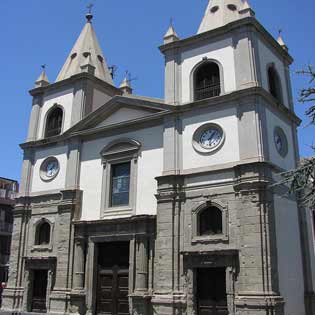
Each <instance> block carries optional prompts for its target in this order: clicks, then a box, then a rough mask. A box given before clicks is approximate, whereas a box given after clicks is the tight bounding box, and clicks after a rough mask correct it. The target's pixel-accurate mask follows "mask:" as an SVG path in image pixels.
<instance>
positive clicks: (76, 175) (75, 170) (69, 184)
mask: <svg viewBox="0 0 315 315" xmlns="http://www.w3.org/2000/svg"><path fill="white" fill-rule="evenodd" d="M80 149H81V141H80V140H79V139H76V138H75V139H71V140H70V143H69V146H68V162H67V173H66V189H78V188H79V186H80Z"/></svg>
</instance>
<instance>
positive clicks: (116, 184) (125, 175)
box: [110, 162, 130, 207]
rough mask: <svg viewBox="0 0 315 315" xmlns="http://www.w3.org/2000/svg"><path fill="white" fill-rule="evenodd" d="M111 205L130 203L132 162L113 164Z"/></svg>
mask: <svg viewBox="0 0 315 315" xmlns="http://www.w3.org/2000/svg"><path fill="white" fill-rule="evenodd" d="M111 173H112V174H111V203H110V205H111V207H117V206H127V205H129V193H130V162H127V163H121V164H114V165H112V172H111Z"/></svg>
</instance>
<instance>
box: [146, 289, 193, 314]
mask: <svg viewBox="0 0 315 315" xmlns="http://www.w3.org/2000/svg"><path fill="white" fill-rule="evenodd" d="M152 308H153V313H154V314H170V315H171V314H177V315H182V314H186V309H187V301H186V295H185V294H183V293H180V292H178V293H173V294H158V293H156V294H155V295H154V296H153V297H152Z"/></svg>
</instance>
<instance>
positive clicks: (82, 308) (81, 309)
mask: <svg viewBox="0 0 315 315" xmlns="http://www.w3.org/2000/svg"><path fill="white" fill-rule="evenodd" d="M85 299H86V294H85V292H84V291H72V292H71V293H70V308H69V313H71V314H76V315H81V314H85V313H86V303H85Z"/></svg>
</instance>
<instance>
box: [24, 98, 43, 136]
mask: <svg viewBox="0 0 315 315" xmlns="http://www.w3.org/2000/svg"><path fill="white" fill-rule="evenodd" d="M42 104H43V94H42V93H40V94H36V95H35V96H34V98H33V105H32V111H31V116H30V120H29V127H28V134H27V140H26V141H34V140H36V139H37V135H38V124H39V116H40V111H41V106H42Z"/></svg>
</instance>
